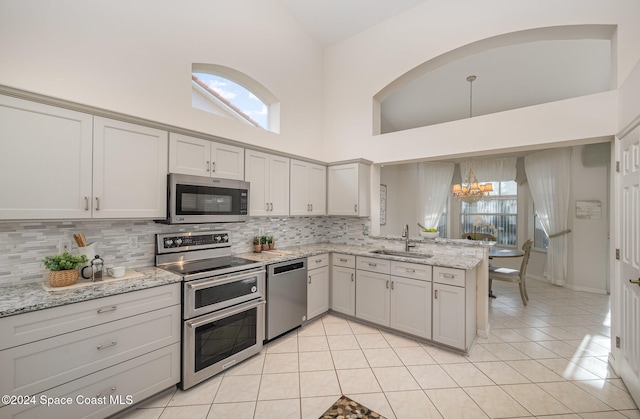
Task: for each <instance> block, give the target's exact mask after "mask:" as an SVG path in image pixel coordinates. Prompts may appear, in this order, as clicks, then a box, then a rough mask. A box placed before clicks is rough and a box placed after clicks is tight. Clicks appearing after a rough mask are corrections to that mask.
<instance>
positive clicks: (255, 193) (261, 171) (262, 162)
mask: <svg viewBox="0 0 640 419" xmlns="http://www.w3.org/2000/svg"><path fill="white" fill-rule="evenodd" d="M244 178H245V180H246V181H247V182H249V183H251V186H250V192H249V215H251V216H266V215H269V203H268V202H269V201H268V197H267V186H268V183H267V182H268V179H269V155H268V154H265V153H260V152H259V151H253V150H246V153H245V165H244Z"/></svg>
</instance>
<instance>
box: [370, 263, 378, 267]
mask: <svg viewBox="0 0 640 419" xmlns="http://www.w3.org/2000/svg"><path fill="white" fill-rule="evenodd" d="M369 266H373V267H374V268H375V267H376V266H378V264H377V263H372V262H369Z"/></svg>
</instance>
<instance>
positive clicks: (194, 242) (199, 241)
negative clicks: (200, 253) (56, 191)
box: [157, 231, 231, 253]
mask: <svg viewBox="0 0 640 419" xmlns="http://www.w3.org/2000/svg"><path fill="white" fill-rule="evenodd" d="M157 246H158V249H157V250H158V253H163V252H166V251H172V250H173V251H175V250H193V249H209V248H212V247H229V246H231V243H230V242H229V233H227V232H225V231H201V232H194V233H182V234H181V233H174V234H158V235H157Z"/></svg>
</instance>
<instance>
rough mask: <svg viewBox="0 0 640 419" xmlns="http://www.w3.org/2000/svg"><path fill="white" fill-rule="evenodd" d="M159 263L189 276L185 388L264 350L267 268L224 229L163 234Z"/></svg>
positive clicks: (186, 286) (184, 304)
mask: <svg viewBox="0 0 640 419" xmlns="http://www.w3.org/2000/svg"><path fill="white" fill-rule="evenodd" d="M156 241H157V243H156V245H157V247H156V249H157V250H156V265H157V266H158V267H160V268H163V269H166V270H168V271H171V272H173V273H176V274H178V275H182V276H183V278H184V282H183V292H182V318H183V322H182V382H181V387H182V389H187V388H189V387H192V386H194V385H195V384H197V383H199V382H201V381H203V380H206V379H207V378H209V377H211V376H213V375H215V374H217V373H219V372H221V371H223V370H225V369H226V368H229V367H231V366H233V365H235V364H237V363H238V362H241V361H243V360H245V359H247V358H249V357H251V356H253V355H255V354H257V353H258V352H260V351H261V350H262V344H263V340H264V338H265V331H264V325H265V322H264V307H265V270H264V268H263V267H262V264H260V263H258V262H253V261H250V260H247V259H242V258H237V257H233V256H231V243H230V242H229V234H228V233H226V232H220V231H204V232H189V233H183V232H180V233H175V234H158V235H157V240H156Z"/></svg>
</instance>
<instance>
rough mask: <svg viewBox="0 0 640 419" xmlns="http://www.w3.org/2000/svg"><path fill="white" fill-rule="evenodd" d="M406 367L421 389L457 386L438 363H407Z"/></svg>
mask: <svg viewBox="0 0 640 419" xmlns="http://www.w3.org/2000/svg"><path fill="white" fill-rule="evenodd" d="M407 369H408V370H409V372H410V373H411V375H412V376H413V378H414V379H415V380H416V382H417V383H418V385H419V386H420V388H422V389H425V390H426V389H431V388H451V387H458V384H456V382H455V381H454V380H453V378H451V377H450V376H449V374H447V373H446V372H445V370H443V369H442V366H440V365H409V366H407Z"/></svg>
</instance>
